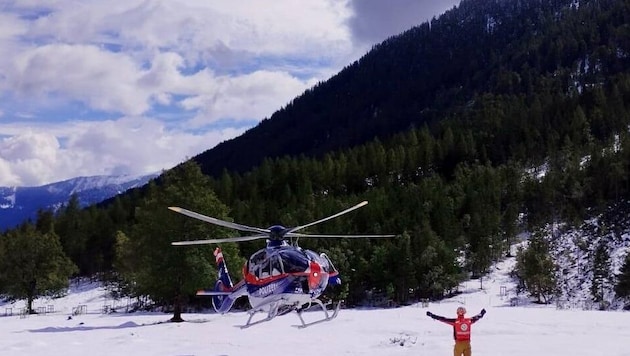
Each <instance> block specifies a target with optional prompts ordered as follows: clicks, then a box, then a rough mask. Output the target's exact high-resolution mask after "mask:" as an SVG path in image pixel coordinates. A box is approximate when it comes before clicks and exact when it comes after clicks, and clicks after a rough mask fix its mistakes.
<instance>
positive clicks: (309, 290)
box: [169, 201, 396, 328]
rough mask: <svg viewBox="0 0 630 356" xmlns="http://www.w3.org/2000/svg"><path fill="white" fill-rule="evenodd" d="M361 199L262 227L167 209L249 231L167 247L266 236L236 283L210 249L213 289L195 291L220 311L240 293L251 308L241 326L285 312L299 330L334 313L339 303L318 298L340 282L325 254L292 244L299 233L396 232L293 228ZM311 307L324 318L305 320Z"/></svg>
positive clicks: (220, 256) (219, 256) (219, 254)
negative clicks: (290, 224)
mask: <svg viewBox="0 0 630 356" xmlns="http://www.w3.org/2000/svg"><path fill="white" fill-rule="evenodd" d="M367 203H368V202H367V201H362V202H361V203H359V204H357V205H355V206H352V207H350V208H348V209H346V210H343V211H341V212H338V213H336V214H333V215H331V216H328V217H326V218H323V219H320V220H317V221H313V222H311V223H308V224H304V225H300V226H295V227H289V228H287V227H284V226H282V225H273V226H271V227H269V228H266V229H264V228H259V227H251V226H247V225H242V224H237V223H233V222H228V221H224V220H220V219H217V218H213V217H210V216H206V215H203V214H199V213H196V212H194V211H190V210H186V209H183V208H180V207H169V209H170V210H173V211H175V212H177V213H180V214H183V215H186V216H189V217H192V218H195V219H198V220H202V221H205V222H208V223H211V224H215V225H219V226H223V227H227V228H231V229H235V230H238V231H243V232H250V233H254V234H253V235H249V236H241V237H233V238H220V239H208V240H190V241H176V242H172V245H174V246H184V245H199V244H220V243H224V242H242V241H252V240H259V239H266V242H267V245H266V247H265V248H262V249H260V250H258V251H256V252H255V253H254V254H253V255H251V257H250V258H249V259H248V260H247V262H246V263H245V264H244V266H243V268H242V273H243V279H242V280H241V281H239V282H238V283H236V284H233V282H232V279H231V277H230V274H229V271H228V269H227V265H226V263H225V259H224V257H223V253H222V251H221V248H220V247H216V248H215V250H214V256H215V262H216V264H217V269H218V279H217V281H216V282H215V285H214V288H213V289H211V290H208V289H203V290H199V291H197V295H198V296H211V297H212V305H213V307H214V309H215V310H216V311H217V312H218V313H220V314H225V313H227V312H228V311H230V309H231V308H232V306H233V305H234V302H235V301H236V300H237V299H239V298H241V297H245V296H246V297H247V298H248V300H249V304H250V306H251V308H250V309H249V310H248V313H249V318H248V320H247V322H246V323H245V325H242V326H241V328H248V327H250V326H253V325H257V324H260V323H264V322H267V321H270V320H272V319H273V318H275V317H277V316H281V315H285V314H288V313H290V312H296V313H297V315H298V317H299V319H300V321H301V324H300V325H295V326H296V327H298V328H305V327H308V326H311V325H314V324H318V323H321V322H325V321H330V320H333V319H334V318H336V317H337V315H338V313H339V309H340V308H341V302H342V301H338V302H337V303H336V304H335V305H332V309H331V310H329V309H328V308H327V305H330V303H329V304H325V303H324V302H322V300H321V299H320V296H321V295H322V293H323V292H324V290H325V289H326V288H327V287H328V286H332V285H340V284H341V277H340V275H339V271H338V270H337V269H336V268H335V266H334V265H333V263H332V261H331V260H330V258H328V256H327V255H326V254H325V253H317V252H314V251H311V250H308V249H302V248H301V247H300V246H298V243H297V240H298V239H299V238H300V237H302V238H391V237H395V236H396V235H313V234H304V233H298V232H297V231H298V230H302V229H305V228H307V227H310V226H313V225H315V224H319V223H322V222H324V221H328V220H330V219H333V218H336V217H338V216H341V215H343V214H346V213H348V212H350V211H353V210H355V209H358V208H360V207H362V206H365V205H367ZM287 239H289V241H287ZM311 307H316V308H319V309H321V311H323V313H324V316H323V317H322V318H320V319H318V320H315V321H310V322H306V321H305V320H304V318H303V316H302V314H303V312H304V311H306V310H308V309H309V308H311ZM258 313H263V314H264V313H266V316H264V317H263V318H261V319H258V320H254V315H256V314H258Z"/></svg>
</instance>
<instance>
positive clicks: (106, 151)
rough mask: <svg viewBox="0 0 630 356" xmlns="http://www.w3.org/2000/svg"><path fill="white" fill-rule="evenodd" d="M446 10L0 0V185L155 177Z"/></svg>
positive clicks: (283, 0)
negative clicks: (373, 48)
mask: <svg viewBox="0 0 630 356" xmlns="http://www.w3.org/2000/svg"><path fill="white" fill-rule="evenodd" d="M457 4H459V1H457V0H392V1H386V2H385V1H380V0H275V1H265V0H249V1H245V0H234V1H223V0H212V1H211V0H178V1H176V2H175V1H168V0H124V1H123V0H91V1H76V0H45V1H41V0H0V53H2V56H0V186H38V185H43V184H47V183H52V182H57V181H61V180H64V179H69V178H74V177H78V176H93V175H122V174H126V175H132V176H138V175H142V174H148V173H156V172H160V171H161V170H164V169H168V168H171V167H173V166H175V165H176V164H178V163H180V162H183V161H185V160H187V159H189V158H191V157H193V156H195V155H197V154H199V153H202V152H204V151H205V150H207V149H210V148H212V147H214V146H215V145H216V144H218V143H220V142H223V141H225V140H228V139H230V138H233V137H236V136H238V135H240V134H242V133H243V132H244V131H246V130H247V129H248V128H251V127H253V126H255V125H256V124H257V123H258V122H259V121H261V120H262V119H264V118H268V117H270V116H271V115H272V114H273V113H274V112H275V111H277V110H278V109H280V108H282V107H283V106H285V105H286V104H288V103H289V102H290V101H291V100H292V99H293V98H295V97H296V96H299V95H300V94H302V93H303V92H304V91H305V90H306V89H308V88H310V87H312V86H313V85H315V84H316V83H318V82H321V81H325V80H327V79H329V78H330V77H331V76H333V75H334V74H336V73H338V72H339V71H340V70H341V69H343V68H344V67H345V66H347V65H349V64H351V63H352V62H354V61H355V60H357V59H359V58H360V57H361V56H362V55H364V54H365V53H366V52H367V51H368V50H369V49H370V48H371V47H372V46H373V45H375V44H377V43H380V42H381V41H383V40H385V39H387V38H388V37H390V36H393V35H396V34H399V33H401V32H403V31H405V30H407V29H409V28H411V27H413V26H414V25H418V24H421V23H423V22H425V21H427V20H430V19H431V18H432V17H434V16H439V15H440V14H442V13H444V12H445V11H446V10H448V9H451V8H453V7H454V6H456V5H457Z"/></svg>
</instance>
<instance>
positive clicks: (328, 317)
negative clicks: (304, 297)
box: [293, 299, 342, 329]
mask: <svg viewBox="0 0 630 356" xmlns="http://www.w3.org/2000/svg"><path fill="white" fill-rule="evenodd" d="M312 301H313V302H315V303H316V304H317V305H319V306H320V307H321V308H322V311H323V312H324V317H323V318H322V319H319V320H315V321H311V322H309V323H307V322H305V321H304V318H302V312H304V310H305V309H301V310H299V311H298V312H297V313H298V317H300V321H301V322H302V325H293V326H295V327H296V328H299V329H304V328H306V327H309V326H311V325H315V324H319V323H323V322H324V321H331V320H333V319H334V318H336V317H337V315H338V314H339V309H341V302H342V301H341V300H340V301H339V302H337V305H336V306H335V308H334V310H333V312H332V314H330V313H329V310H328V309H326V305H324V303H322V301H321V300H319V299H313V300H312Z"/></svg>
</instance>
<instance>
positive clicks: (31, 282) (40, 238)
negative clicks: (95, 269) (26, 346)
mask: <svg viewBox="0 0 630 356" xmlns="http://www.w3.org/2000/svg"><path fill="white" fill-rule="evenodd" d="M0 245H2V247H1V248H0V253H1V255H0V286H3V294H4V295H5V296H7V297H8V298H9V299H10V300H18V299H26V309H27V313H29V314H30V313H34V311H33V301H34V300H35V299H36V298H38V297H43V296H48V297H57V296H61V295H63V294H64V293H65V291H66V290H67V288H68V284H69V278H70V277H71V276H72V275H73V274H74V273H76V272H77V268H76V266H75V265H74V264H73V263H72V262H71V261H70V260H69V259H68V257H67V256H66V255H65V254H64V253H63V250H62V248H61V243H60V241H59V236H57V235H55V234H54V232H46V233H43V232H41V231H38V230H36V229H35V227H34V226H33V225H31V224H25V225H23V226H21V227H20V228H19V229H17V230H13V231H11V232H9V233H8V234H7V235H6V237H5V238H3V239H2V240H1V241H0Z"/></svg>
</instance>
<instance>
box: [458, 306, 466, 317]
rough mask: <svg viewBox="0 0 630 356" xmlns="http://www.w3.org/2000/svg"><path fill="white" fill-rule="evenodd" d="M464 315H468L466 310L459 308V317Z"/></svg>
mask: <svg viewBox="0 0 630 356" xmlns="http://www.w3.org/2000/svg"><path fill="white" fill-rule="evenodd" d="M464 314H466V308H464V307H458V308H457V316H464Z"/></svg>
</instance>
